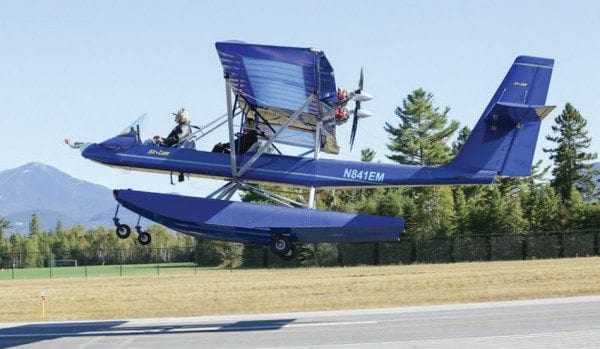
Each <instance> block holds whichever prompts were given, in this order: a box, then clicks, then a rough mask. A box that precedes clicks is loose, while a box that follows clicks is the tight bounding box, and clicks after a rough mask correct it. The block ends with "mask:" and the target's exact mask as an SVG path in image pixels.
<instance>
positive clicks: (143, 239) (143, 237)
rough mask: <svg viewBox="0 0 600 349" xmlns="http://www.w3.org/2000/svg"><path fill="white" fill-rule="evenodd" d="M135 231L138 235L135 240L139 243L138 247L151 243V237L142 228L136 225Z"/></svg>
mask: <svg viewBox="0 0 600 349" xmlns="http://www.w3.org/2000/svg"><path fill="white" fill-rule="evenodd" d="M135 230H136V231H137V233H138V237H137V240H138V242H139V243H140V245H143V246H146V245H148V244H150V242H152V236H151V235H150V233H148V232H147V231H143V230H142V227H140V226H139V225H138V226H136V227H135Z"/></svg>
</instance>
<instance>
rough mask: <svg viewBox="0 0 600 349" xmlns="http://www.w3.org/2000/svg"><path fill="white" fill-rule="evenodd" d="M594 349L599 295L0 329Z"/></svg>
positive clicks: (2, 329) (236, 343) (173, 338)
mask: <svg viewBox="0 0 600 349" xmlns="http://www.w3.org/2000/svg"><path fill="white" fill-rule="evenodd" d="M16 346H20V347H19V348H44V349H55V348H56V349H63V348H160V349H164V348H216V347H218V348H240V347H250V348H364V347H372V348H457V347H468V348H490V347H504V348H506V347H508V348H511V347H528V348H535V347H539V348H549V347H551V348H573V347H577V348H597V347H600V296H589V297H573V298H554V299H543V300H528V301H509V302H493V303H473V304H456V305H440V306H425V307H404V308H389V309H365V310H346V311H325V312H307V313H287V314H265V315H243V316H210V317H185V318H157V319H135V320H107V321H76V322H60V323H18V324H0V348H11V347H16Z"/></svg>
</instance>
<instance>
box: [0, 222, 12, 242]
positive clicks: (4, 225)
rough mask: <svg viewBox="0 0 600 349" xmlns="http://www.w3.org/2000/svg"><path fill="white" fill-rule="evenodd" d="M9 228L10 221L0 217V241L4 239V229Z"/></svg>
mask: <svg viewBox="0 0 600 349" xmlns="http://www.w3.org/2000/svg"><path fill="white" fill-rule="evenodd" d="M8 228H10V221H9V220H8V219H7V218H4V217H2V216H0V241H2V240H3V239H4V229H8Z"/></svg>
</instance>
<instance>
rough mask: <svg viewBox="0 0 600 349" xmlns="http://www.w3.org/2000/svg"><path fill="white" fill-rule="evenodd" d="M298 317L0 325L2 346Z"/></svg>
mask: <svg viewBox="0 0 600 349" xmlns="http://www.w3.org/2000/svg"><path fill="white" fill-rule="evenodd" d="M295 320H296V319H274V320H255V321H237V322H229V323H199V324H185V325H177V324H175V323H173V324H167V323H165V324H161V325H155V324H148V325H147V326H146V325H132V326H128V325H127V324H128V323H129V322H128V321H95V322H64V323H60V322H57V323H47V324H46V323H38V324H30V325H18V326H15V327H5V328H0V348H11V347H16V346H19V345H25V344H30V343H36V342H40V341H45V340H52V339H56V338H62V337H109V336H132V335H154V334H160V335H165V334H176V333H202V332H207V333H214V332H235V331H272V330H279V329H281V328H283V326H285V325H287V324H289V323H292V322H294V321H295Z"/></svg>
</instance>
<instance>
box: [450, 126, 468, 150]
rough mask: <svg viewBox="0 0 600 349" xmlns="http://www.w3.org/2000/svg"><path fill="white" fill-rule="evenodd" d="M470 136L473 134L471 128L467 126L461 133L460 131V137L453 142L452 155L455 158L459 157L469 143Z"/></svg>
mask: <svg viewBox="0 0 600 349" xmlns="http://www.w3.org/2000/svg"><path fill="white" fill-rule="evenodd" d="M470 134H471V129H470V128H469V126H465V127H463V128H461V129H460V131H458V137H456V140H455V141H454V142H452V155H453V156H456V155H458V153H459V152H460V150H461V149H462V147H463V145H465V142H466V141H467V138H469V135H470Z"/></svg>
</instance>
